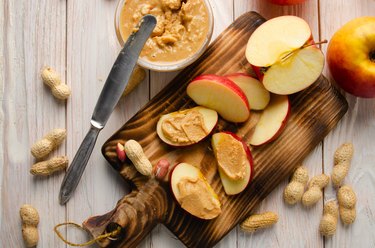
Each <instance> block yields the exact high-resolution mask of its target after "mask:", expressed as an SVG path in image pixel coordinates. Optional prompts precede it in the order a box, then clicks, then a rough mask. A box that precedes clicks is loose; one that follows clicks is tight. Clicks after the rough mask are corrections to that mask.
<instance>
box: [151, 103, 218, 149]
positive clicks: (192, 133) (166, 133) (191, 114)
mask: <svg viewBox="0 0 375 248" xmlns="http://www.w3.org/2000/svg"><path fill="white" fill-rule="evenodd" d="M182 120H183V121H185V122H186V123H183V124H182V123H180V121H182ZM166 121H167V122H166ZM217 121H218V115H217V112H216V111H215V110H212V109H208V108H204V107H200V106H198V107H194V108H191V109H185V110H181V111H176V112H173V113H169V114H166V115H162V116H161V117H160V119H159V121H158V123H157V125H156V133H157V134H158V136H159V138H160V139H161V140H162V141H164V142H165V143H167V144H168V145H171V146H189V145H192V144H196V143H198V142H200V141H201V140H203V139H204V138H206V137H207V136H208V135H209V134H210V133H211V132H212V130H213V129H214V128H215V126H216V124H217ZM171 128H172V130H171Z"/></svg>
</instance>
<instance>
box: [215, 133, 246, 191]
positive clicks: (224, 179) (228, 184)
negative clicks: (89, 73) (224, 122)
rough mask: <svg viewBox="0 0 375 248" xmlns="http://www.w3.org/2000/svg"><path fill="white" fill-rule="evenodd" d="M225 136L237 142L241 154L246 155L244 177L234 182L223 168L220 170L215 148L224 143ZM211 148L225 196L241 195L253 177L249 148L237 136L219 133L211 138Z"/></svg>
mask: <svg viewBox="0 0 375 248" xmlns="http://www.w3.org/2000/svg"><path fill="white" fill-rule="evenodd" d="M225 136H230V137H231V138H234V139H235V140H236V141H238V142H239V143H240V144H241V149H243V152H244V153H245V154H246V159H247V161H246V166H245V175H244V177H243V178H242V179H239V180H234V179H232V178H230V177H229V176H228V175H227V174H226V173H225V170H224V169H223V168H221V166H220V164H221V163H219V158H220V156H218V151H217V147H218V144H219V143H220V142H223V141H225ZM211 144H212V148H213V150H214V154H215V157H216V159H217V161H218V171H219V175H220V179H221V183H222V184H223V188H224V191H225V193H226V194H227V195H236V194H239V193H241V192H242V191H243V190H245V189H246V187H247V186H248V185H249V183H250V182H251V179H252V177H253V157H252V156H251V151H250V149H249V147H248V146H247V145H246V143H245V142H244V141H242V139H241V138H240V137H238V136H237V135H235V134H234V133H231V132H220V133H215V134H214V135H213V136H212V140H211Z"/></svg>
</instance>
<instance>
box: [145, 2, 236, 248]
mask: <svg viewBox="0 0 375 248" xmlns="http://www.w3.org/2000/svg"><path fill="white" fill-rule="evenodd" d="M210 4H211V7H212V11H213V14H214V22H215V25H214V31H213V33H212V39H211V42H212V41H213V40H215V39H216V37H217V36H218V35H219V34H220V33H221V32H222V31H223V30H224V29H225V28H226V27H227V26H229V25H230V24H231V23H232V22H233V20H234V19H233V0H229V1H228V0H210ZM179 72H180V71H176V72H151V78H150V80H151V81H150V93H151V94H150V97H151V98H153V97H154V96H155V95H156V94H157V93H159V92H160V90H162V89H163V88H164V87H165V86H166V85H167V84H168V83H169V82H170V81H171V80H172V79H173V78H174V77H175V76H176V75H177V74H178V73H179ZM151 241H152V243H151V246H154V247H166V248H167V247H182V246H183V245H182V243H181V241H179V240H178V239H177V238H176V236H175V235H174V234H173V233H171V232H170V231H169V230H168V229H166V228H165V227H164V226H163V225H161V224H160V225H158V226H157V227H156V228H154V230H153V231H152V233H151ZM235 242H236V235H235V234H234V235H231V236H230V238H229V237H228V238H227V239H226V242H221V243H223V245H225V246H228V245H233V244H235ZM221 243H220V244H221ZM218 247H220V245H218Z"/></svg>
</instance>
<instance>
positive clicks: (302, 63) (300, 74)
mask: <svg viewBox="0 0 375 248" xmlns="http://www.w3.org/2000/svg"><path fill="white" fill-rule="evenodd" d="M246 58H247V60H248V61H249V63H250V64H251V65H252V67H253V69H254V71H255V73H256V74H257V76H258V78H259V80H260V81H261V82H262V83H263V85H264V87H265V88H266V89H267V90H268V91H270V92H272V93H275V94H279V95H288V94H293V93H296V92H298V91H301V90H303V89H305V88H307V87H308V86H310V85H311V84H313V83H314V82H315V81H316V80H317V79H318V77H319V76H320V74H321V72H322V70H323V66H324V56H323V54H322V52H321V51H320V50H319V49H318V48H317V47H316V45H315V43H314V41H313V38H312V35H311V30H310V28H309V25H308V24H307V23H306V21H304V20H303V19H301V18H299V17H296V16H280V17H276V18H273V19H271V20H269V21H267V22H265V23H263V24H262V25H261V26H260V27H258V28H257V29H256V30H255V31H254V33H253V34H252V35H251V37H250V39H249V42H248V43H247V47H246Z"/></svg>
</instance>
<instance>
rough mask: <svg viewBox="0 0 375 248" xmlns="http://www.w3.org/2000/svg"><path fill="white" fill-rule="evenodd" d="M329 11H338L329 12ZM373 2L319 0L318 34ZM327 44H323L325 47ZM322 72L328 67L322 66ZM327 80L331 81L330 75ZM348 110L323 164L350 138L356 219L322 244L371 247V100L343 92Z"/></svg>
mask: <svg viewBox="0 0 375 248" xmlns="http://www.w3.org/2000/svg"><path fill="white" fill-rule="evenodd" d="M332 13H340V14H339V15H332ZM374 13H375V2H374V1H372V0H363V1H355V0H347V1H344V0H332V1H320V15H321V32H322V38H326V39H328V40H329V39H330V38H331V37H332V35H333V34H334V32H336V31H337V30H338V29H339V28H340V27H341V26H342V25H344V24H345V23H346V22H348V21H349V20H351V19H354V18H355V17H359V16H366V15H368V16H373V15H374ZM326 48H327V46H325V47H324V49H326ZM326 74H327V75H330V74H329V70H328V68H327V66H326ZM331 82H334V80H333V79H331ZM345 96H346V98H347V100H348V102H349V111H348V114H347V115H346V116H345V118H344V119H343V121H342V122H341V124H340V125H339V126H338V128H337V129H336V130H335V131H334V132H332V133H331V134H330V135H329V136H328V137H327V138H326V139H325V142H324V168H325V171H326V173H331V172H332V167H333V154H334V152H335V150H336V148H337V147H338V146H340V145H341V144H342V143H344V142H352V143H353V144H354V148H355V155H354V158H353V161H352V167H351V169H350V170H349V175H348V176H347V177H346V179H345V183H346V184H349V185H352V187H353V189H354V191H355V192H356V193H357V199H358V200H357V219H356V221H355V223H354V224H353V225H350V226H348V227H345V226H344V225H343V224H342V223H341V221H339V223H338V228H337V232H336V234H335V235H334V236H333V237H332V238H331V239H325V247H353V246H356V247H373V246H374V245H375V231H374V230H375V229H374V214H373V213H374V212H375V199H374V197H372V196H373V195H375V189H374V187H373V186H374V181H375V173H374V163H373V161H374V160H375V155H374V152H373V147H374V145H373V142H372V141H373V140H374V139H375V117H374V109H375V102H374V101H372V100H365V99H360V98H356V97H354V96H351V95H349V94H346V95H345ZM335 198H336V190H334V189H333V187H332V186H331V185H329V187H328V189H327V190H326V191H325V200H326V201H327V200H330V199H335Z"/></svg>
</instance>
